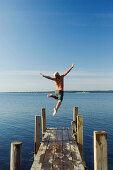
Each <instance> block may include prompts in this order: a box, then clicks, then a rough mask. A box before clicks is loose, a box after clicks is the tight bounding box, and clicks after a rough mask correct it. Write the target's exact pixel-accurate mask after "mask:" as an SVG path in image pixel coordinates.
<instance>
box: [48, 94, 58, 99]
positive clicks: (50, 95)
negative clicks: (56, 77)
mask: <svg viewBox="0 0 113 170" xmlns="http://www.w3.org/2000/svg"><path fill="white" fill-rule="evenodd" d="M48 97H52V98H54V99H58V97H56V96H54V95H52V94H49V95H48Z"/></svg>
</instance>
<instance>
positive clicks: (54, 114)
mask: <svg viewBox="0 0 113 170" xmlns="http://www.w3.org/2000/svg"><path fill="white" fill-rule="evenodd" d="M55 115H56V109H55V108H54V113H53V116H55Z"/></svg>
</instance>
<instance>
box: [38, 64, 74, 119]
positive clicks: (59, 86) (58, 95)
mask: <svg viewBox="0 0 113 170" xmlns="http://www.w3.org/2000/svg"><path fill="white" fill-rule="evenodd" d="M73 67H74V64H72V66H71V67H70V68H69V69H68V70H67V71H66V72H65V73H64V74H62V75H60V74H59V73H58V72H54V78H52V77H50V76H45V75H43V74H42V73H40V76H42V77H45V78H47V79H50V80H53V81H55V83H56V90H55V95H53V94H49V95H48V97H52V98H54V99H56V100H58V102H57V104H56V107H55V108H54V112H53V116H55V114H56V112H57V110H58V108H59V106H60V105H61V102H62V100H63V93H64V76H66V75H67V74H68V73H69V72H70V71H71V69H72V68H73Z"/></svg>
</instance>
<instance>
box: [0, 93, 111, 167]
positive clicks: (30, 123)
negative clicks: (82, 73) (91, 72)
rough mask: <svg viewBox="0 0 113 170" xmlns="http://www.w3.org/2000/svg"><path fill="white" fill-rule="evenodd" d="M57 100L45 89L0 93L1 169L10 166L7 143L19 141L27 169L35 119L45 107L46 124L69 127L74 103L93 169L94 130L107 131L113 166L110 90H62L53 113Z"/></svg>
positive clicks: (23, 161)
mask: <svg viewBox="0 0 113 170" xmlns="http://www.w3.org/2000/svg"><path fill="white" fill-rule="evenodd" d="M55 104H56V101H55V100H54V99H50V98H49V99H48V98H47V93H0V170H9V162H10V143H11V142H12V141H22V142H23V145H22V170H29V169H30V167H31V164H32V161H33V153H32V152H33V151H34V124H35V123H34V122H35V121H34V119H35V115H40V114H41V108H42V107H45V108H46V115H47V127H62V126H64V127H69V126H71V123H70V122H71V121H72V118H73V107H74V106H78V107H79V114H80V115H83V121H84V155H85V156H84V157H85V162H86V165H87V167H88V169H89V170H93V131H95V130H96V131H100V130H104V131H106V132H107V141H108V165H109V170H113V147H112V144H113V93H85V94H83V93H65V94H64V100H63V103H62V105H61V107H60V109H59V111H58V113H57V114H56V116H55V117H52V112H53V107H54V106H55Z"/></svg>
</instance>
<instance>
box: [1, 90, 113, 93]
mask: <svg viewBox="0 0 113 170" xmlns="http://www.w3.org/2000/svg"><path fill="white" fill-rule="evenodd" d="M0 93H54V91H28V92H26V91H25V92H24V91H23V92H21V91H20V92H16V91H15V92H13V91H12V92H0ZM64 93H113V90H91V91H88V90H86V91H85V90H84V91H82V90H81V91H79V90H78V91H76V90H75V91H74V90H72V91H71V90H64Z"/></svg>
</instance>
